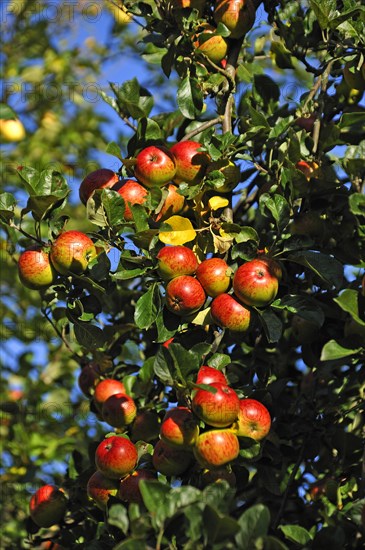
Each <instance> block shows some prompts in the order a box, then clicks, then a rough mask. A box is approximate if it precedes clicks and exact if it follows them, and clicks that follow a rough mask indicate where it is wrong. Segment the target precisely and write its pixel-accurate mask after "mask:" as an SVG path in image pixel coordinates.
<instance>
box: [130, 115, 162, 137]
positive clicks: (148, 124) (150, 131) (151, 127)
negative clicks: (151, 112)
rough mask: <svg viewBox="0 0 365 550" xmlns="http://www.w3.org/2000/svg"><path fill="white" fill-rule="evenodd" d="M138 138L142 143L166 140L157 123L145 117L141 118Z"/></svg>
mask: <svg viewBox="0 0 365 550" xmlns="http://www.w3.org/2000/svg"><path fill="white" fill-rule="evenodd" d="M137 136H138V139H139V140H141V141H142V142H146V141H148V140H151V141H158V140H160V139H163V138H164V136H163V132H162V130H161V128H160V126H159V125H158V124H157V122H156V121H155V120H153V119H152V118H145V117H144V118H141V120H140V121H139V123H138V128H137Z"/></svg>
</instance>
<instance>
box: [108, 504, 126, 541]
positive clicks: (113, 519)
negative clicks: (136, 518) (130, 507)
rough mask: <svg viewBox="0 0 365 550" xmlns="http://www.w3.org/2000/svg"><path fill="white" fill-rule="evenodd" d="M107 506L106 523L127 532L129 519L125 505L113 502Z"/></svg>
mask: <svg viewBox="0 0 365 550" xmlns="http://www.w3.org/2000/svg"><path fill="white" fill-rule="evenodd" d="M108 508H109V511H108V524H109V525H113V526H114V527H118V529H120V530H121V531H122V532H123V533H124V534H125V535H126V534H127V533H128V527H129V519H128V512H127V510H126V508H125V506H123V504H114V503H113V504H112V505H111V506H110V507H109V506H108Z"/></svg>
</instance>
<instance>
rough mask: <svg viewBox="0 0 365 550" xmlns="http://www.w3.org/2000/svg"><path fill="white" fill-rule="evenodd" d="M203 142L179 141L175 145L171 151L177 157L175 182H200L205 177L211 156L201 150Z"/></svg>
mask: <svg viewBox="0 0 365 550" xmlns="http://www.w3.org/2000/svg"><path fill="white" fill-rule="evenodd" d="M201 146H202V144H201V143H199V142H197V141H189V140H187V141H179V142H178V143H176V144H175V145H173V146H172V147H171V149H170V151H171V152H172V153H173V154H174V156H175V159H176V174H175V176H174V182H175V183H182V182H185V183H189V184H197V183H200V182H201V180H202V179H203V177H204V174H205V172H206V169H207V166H208V164H209V162H210V156H209V155H208V153H205V152H204V151H199V150H198V149H200V147H201Z"/></svg>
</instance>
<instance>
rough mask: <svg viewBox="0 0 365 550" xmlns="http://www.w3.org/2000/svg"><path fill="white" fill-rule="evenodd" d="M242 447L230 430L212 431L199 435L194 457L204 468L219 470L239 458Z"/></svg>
mask: <svg viewBox="0 0 365 550" xmlns="http://www.w3.org/2000/svg"><path fill="white" fill-rule="evenodd" d="M239 451H240V445H239V442H238V438H237V436H236V435H235V434H234V433H233V432H232V431H230V430H210V431H208V432H204V433H202V434H200V435H199V437H198V439H197V441H196V444H195V447H194V456H195V458H196V459H197V461H198V462H199V464H200V465H201V466H203V467H204V468H219V467H221V466H224V464H228V462H232V460H235V459H236V458H237V457H238V453H239Z"/></svg>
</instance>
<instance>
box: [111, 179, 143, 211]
mask: <svg viewBox="0 0 365 550" xmlns="http://www.w3.org/2000/svg"><path fill="white" fill-rule="evenodd" d="M116 191H118V193H119V195H120V196H121V197H123V199H124V202H125V209H124V219H125V220H127V221H132V220H133V215H132V210H131V209H130V205H132V206H134V205H135V204H144V203H145V202H146V200H147V195H148V191H147V189H146V188H145V187H143V186H142V185H141V184H140V183H137V182H136V181H134V180H127V181H125V182H124V183H123V185H122V186H121V187H119V188H118V189H116Z"/></svg>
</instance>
